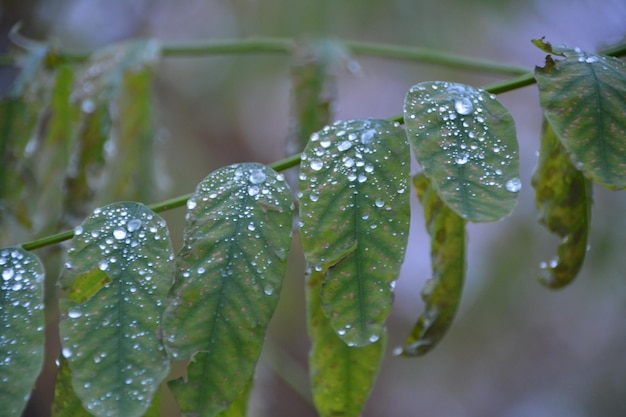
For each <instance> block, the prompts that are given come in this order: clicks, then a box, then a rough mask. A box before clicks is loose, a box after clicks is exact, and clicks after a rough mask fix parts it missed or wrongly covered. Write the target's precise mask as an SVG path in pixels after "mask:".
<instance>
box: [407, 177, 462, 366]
mask: <svg viewBox="0 0 626 417" xmlns="http://www.w3.org/2000/svg"><path fill="white" fill-rule="evenodd" d="M413 185H414V186H415V188H416V190H417V197H418V199H419V200H420V202H421V203H422V206H423V207H424V218H425V221H426V228H427V229H428V234H429V235H430V238H431V244H430V258H431V264H432V270H433V274H432V277H431V278H430V279H429V280H428V281H427V282H426V285H425V286H424V289H423V290H422V299H423V300H424V303H425V307H424V312H423V313H422V314H421V315H420V317H419V318H418V319H417V323H416V324H415V326H414V327H413V330H412V331H411V334H410V335H409V337H408V338H407V340H406V342H405V345H404V347H403V349H402V354H403V355H404V356H419V355H423V354H425V353H427V352H428V351H430V350H431V349H432V348H434V347H435V346H436V345H437V343H439V341H440V340H441V339H442V338H443V336H444V335H445V334H446V332H447V331H448V329H449V328H450V326H451V324H452V322H453V320H454V317H455V315H456V312H457V309H458V307H459V303H460V302H461V294H462V292H463V282H464V280H465V244H466V237H465V221H464V220H463V219H462V218H461V217H460V216H459V215H458V214H456V213H455V212H454V211H453V210H452V209H450V208H449V207H448V206H447V205H446V203H444V202H443V201H442V200H441V199H440V198H439V196H438V195H437V191H436V190H435V189H434V187H433V186H432V183H431V181H430V180H429V179H428V178H427V177H426V176H425V175H423V174H418V175H416V176H415V177H414V178H413Z"/></svg>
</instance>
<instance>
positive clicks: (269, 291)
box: [263, 285, 274, 295]
mask: <svg viewBox="0 0 626 417" xmlns="http://www.w3.org/2000/svg"><path fill="white" fill-rule="evenodd" d="M263 292H264V293H265V295H272V294H274V287H272V286H271V285H266V286H265V288H263Z"/></svg>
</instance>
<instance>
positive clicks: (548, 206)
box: [532, 123, 592, 289]
mask: <svg viewBox="0 0 626 417" xmlns="http://www.w3.org/2000/svg"><path fill="white" fill-rule="evenodd" d="M532 185H533V188H534V189H535V203H536V204H537V208H538V209H539V213H540V217H539V221H540V222H541V223H542V224H543V225H544V226H546V227H547V228H548V230H550V231H551V232H552V233H554V234H556V235H557V236H559V237H560V238H561V241H560V243H559V246H558V249H557V256H556V257H555V258H553V259H552V260H550V261H549V262H542V263H541V266H542V269H543V271H542V272H541V274H540V276H539V281H540V282H541V283H542V284H544V285H546V286H547V287H549V288H554V289H556V288H561V287H564V286H565V285H567V284H569V283H570V282H571V281H572V280H573V279H574V278H575V277H576V275H577V274H578V271H579V270H580V268H581V266H582V264H583V262H584V260H585V255H586V254H587V236H588V233H589V225H590V223H591V202H592V201H591V193H592V187H591V183H590V181H589V180H587V179H586V178H585V177H584V175H583V174H582V172H580V171H578V170H577V169H576V167H575V166H574V164H573V163H572V161H571V159H570V157H569V155H568V154H567V151H566V150H565V149H564V147H563V146H562V145H561V143H560V142H559V139H558V138H557V136H556V134H555V133H554V130H552V128H551V127H550V125H548V124H547V123H545V124H544V130H543V136H542V139H541V149H540V151H539V162H538V165H537V169H536V171H535V173H534V175H533V179H532Z"/></svg>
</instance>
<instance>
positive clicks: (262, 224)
mask: <svg viewBox="0 0 626 417" xmlns="http://www.w3.org/2000/svg"><path fill="white" fill-rule="evenodd" d="M187 208H188V210H189V211H188V214H187V225H186V227H185V238H184V245H183V248H182V250H181V251H180V253H179V255H178V257H177V272H176V282H175V284H174V287H173V288H172V291H171V293H170V302H169V306H168V308H167V311H166V313H165V315H164V318H163V326H164V337H165V342H166V347H167V349H168V351H169V352H170V354H171V355H172V357H173V358H175V359H186V358H189V357H191V358H192V363H191V364H190V365H189V368H188V370H187V379H186V380H184V379H179V380H175V381H172V382H170V384H169V385H170V388H171V389H172V392H173V394H174V396H175V397H176V400H177V402H178V404H179V406H180V408H181V409H182V410H183V412H184V414H185V415H190V416H191V415H194V416H214V415H216V414H218V413H220V412H221V411H223V410H224V409H226V408H227V407H228V405H229V404H230V403H231V402H233V401H235V400H236V398H237V397H238V395H239V394H240V393H241V391H242V390H243V389H244V387H245V386H246V384H247V383H248V381H249V380H250V378H251V377H252V375H253V373H254V368H255V365H256V362H257V360H258V356H259V354H260V352H261V348H262V345H263V339H264V337H265V331H266V328H267V326H268V324H269V321H270V319H271V317H272V314H273V312H274V309H275V307H276V304H277V302H278V297H279V294H280V290H281V287H282V281H283V278H284V274H285V267H286V260H287V254H288V252H289V248H290V242H291V227H292V222H293V199H292V197H291V193H290V191H289V188H288V186H287V184H286V183H285V181H284V178H283V176H282V175H281V174H277V173H276V172H275V171H273V170H272V169H270V168H268V167H266V166H264V165H261V164H257V163H246V164H236V165H232V166H229V167H225V168H221V169H219V170H217V171H215V172H213V173H212V174H211V175H209V176H208V177H207V178H205V179H204V180H203V181H202V182H201V183H200V184H199V185H198V187H197V188H196V191H195V193H194V194H193V196H192V197H191V198H190V199H189V201H188V202H187Z"/></svg>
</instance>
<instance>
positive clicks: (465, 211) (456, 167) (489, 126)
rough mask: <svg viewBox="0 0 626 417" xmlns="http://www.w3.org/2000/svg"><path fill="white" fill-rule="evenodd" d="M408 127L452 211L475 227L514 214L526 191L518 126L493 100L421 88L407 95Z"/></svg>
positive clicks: (453, 88)
mask: <svg viewBox="0 0 626 417" xmlns="http://www.w3.org/2000/svg"><path fill="white" fill-rule="evenodd" d="M404 122H405V125H406V129H407V136H408V138H409V142H411V145H413V149H414V151H415V156H416V158H417V161H418V162H419V163H420V164H421V165H422V167H423V168H424V172H425V174H426V175H427V176H428V177H429V178H430V179H431V180H432V181H433V185H434V186H435V188H436V189H437V193H438V194H439V196H440V197H441V199H442V200H443V201H445V202H446V204H447V205H448V206H450V208H451V209H452V210H454V211H455V212H457V213H458V214H459V215H460V216H461V217H463V218H464V219H465V220H467V221H473V222H492V221H496V220H499V219H501V218H502V217H504V216H506V215H508V214H509V213H510V212H511V211H512V210H513V207H514V206H515V203H516V201H517V195H518V192H519V191H520V189H521V186H522V183H521V182H520V179H519V157H518V145H517V138H516V136H515V125H514V123H513V118H512V117H511V115H510V114H509V112H508V111H507V110H506V109H505V108H504V106H502V104H500V102H499V101H497V100H496V98H495V96H494V95H492V94H489V93H487V92H486V91H484V90H482V89H479V88H473V87H470V86H467V85H463V84H456V83H448V82H441V81H435V82H423V83H420V84H417V85H415V86H413V87H411V89H410V90H409V92H408V93H407V96H406V99H405V103H404Z"/></svg>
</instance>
